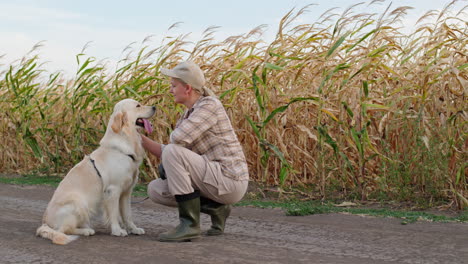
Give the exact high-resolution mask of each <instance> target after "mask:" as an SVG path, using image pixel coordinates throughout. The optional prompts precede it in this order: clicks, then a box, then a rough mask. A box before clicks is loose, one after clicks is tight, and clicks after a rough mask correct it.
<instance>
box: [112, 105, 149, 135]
mask: <svg viewBox="0 0 468 264" xmlns="http://www.w3.org/2000/svg"><path fill="white" fill-rule="evenodd" d="M155 112H156V107H154V106H145V105H141V104H140V103H139V102H137V101H135V100H133V99H124V100H122V101H120V102H118V103H117V104H116V105H115V106H114V112H113V113H112V117H111V124H110V126H111V128H112V130H113V132H114V133H117V134H119V133H120V132H121V131H127V132H129V133H132V132H133V131H135V129H145V130H146V132H147V133H148V134H149V133H151V132H152V131H153V128H152V126H151V123H150V122H149V121H148V120H147V118H150V117H152V116H153V115H154V113H155ZM127 129H129V130H127Z"/></svg>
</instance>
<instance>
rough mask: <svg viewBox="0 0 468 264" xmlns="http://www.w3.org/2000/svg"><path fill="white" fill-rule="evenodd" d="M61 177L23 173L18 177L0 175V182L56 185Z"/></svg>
mask: <svg viewBox="0 0 468 264" xmlns="http://www.w3.org/2000/svg"><path fill="white" fill-rule="evenodd" d="M61 180H62V178H60V177H57V176H40V177H39V176H36V175H24V176H19V177H0V183H7V184H16V185H49V186H53V187H57V186H58V185H59V183H60V181H61Z"/></svg>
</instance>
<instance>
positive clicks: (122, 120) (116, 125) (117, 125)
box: [111, 112, 128, 134]
mask: <svg viewBox="0 0 468 264" xmlns="http://www.w3.org/2000/svg"><path fill="white" fill-rule="evenodd" d="M127 119H128V118H127V112H119V113H117V114H116V115H115V116H114V120H113V121H112V126H111V128H112V130H113V131H114V133H116V134H118V133H120V131H121V130H122V127H123V126H124V125H125V124H126V123H127Z"/></svg>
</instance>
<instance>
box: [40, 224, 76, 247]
mask: <svg viewBox="0 0 468 264" xmlns="http://www.w3.org/2000/svg"><path fill="white" fill-rule="evenodd" d="M36 235H37V236H40V237H43V238H47V239H50V240H52V242H53V243H54V244H57V245H66V244H68V243H70V242H72V241H73V240H76V239H78V237H79V236H74V235H66V234H64V233H62V232H59V231H57V230H54V229H52V228H51V227H50V226H48V225H47V224H43V225H42V226H40V227H39V228H38V229H37V231H36Z"/></svg>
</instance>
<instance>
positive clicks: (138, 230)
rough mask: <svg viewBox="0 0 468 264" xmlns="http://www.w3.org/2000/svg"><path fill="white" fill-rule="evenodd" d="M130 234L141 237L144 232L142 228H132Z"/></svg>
mask: <svg viewBox="0 0 468 264" xmlns="http://www.w3.org/2000/svg"><path fill="white" fill-rule="evenodd" d="M130 233H132V234H135V235H143V234H144V233H145V230H144V229H143V228H139V227H134V228H132V229H131V230H130Z"/></svg>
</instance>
